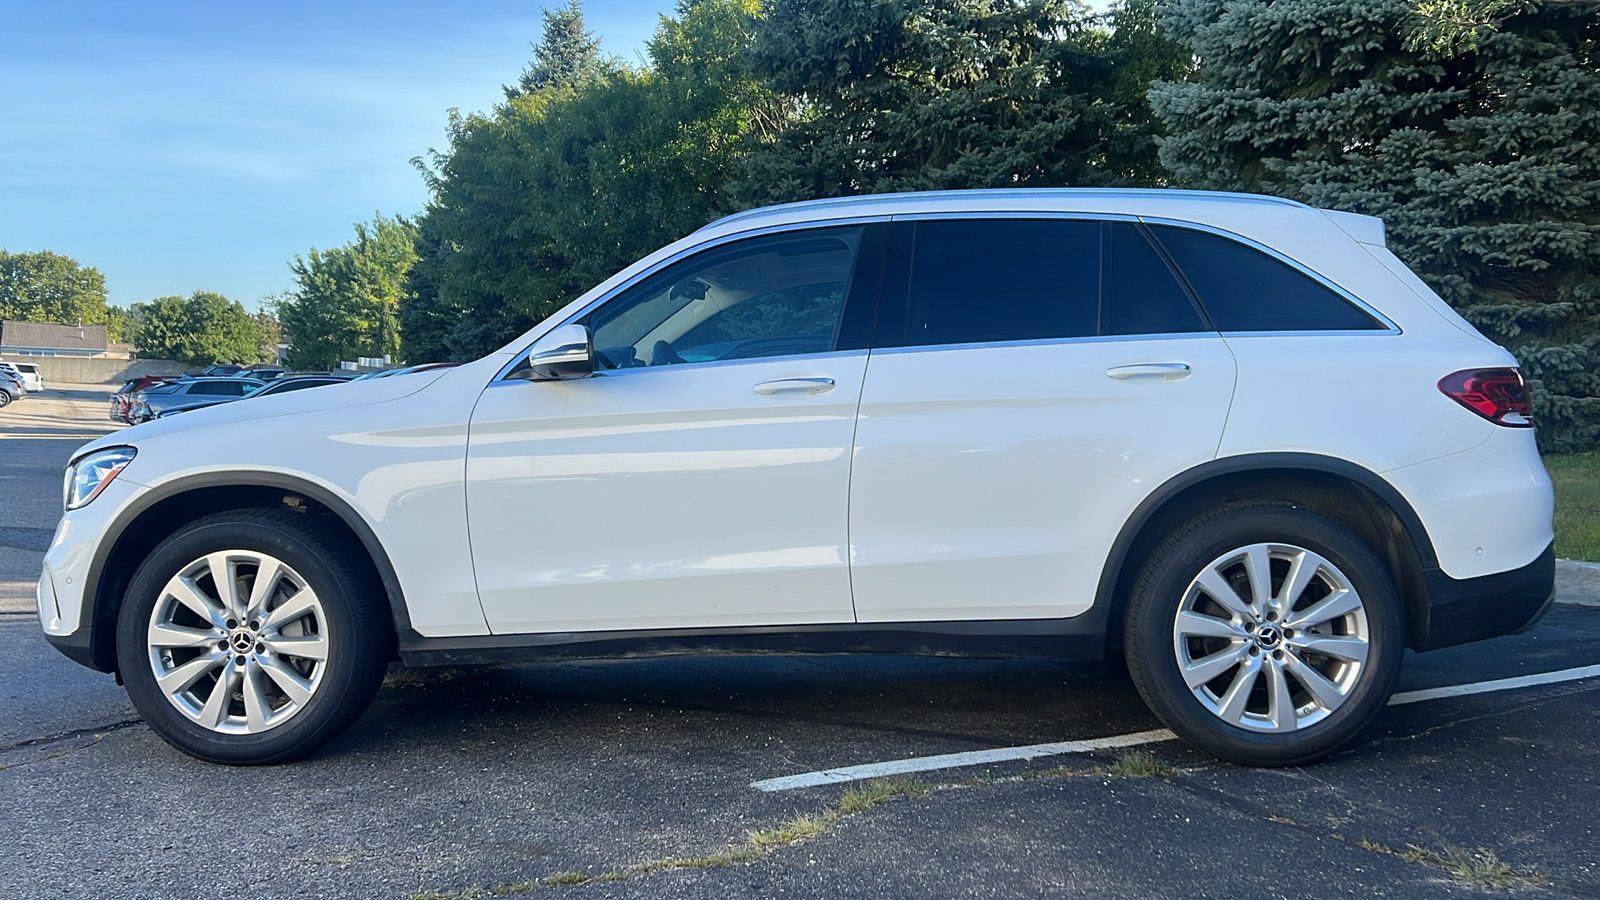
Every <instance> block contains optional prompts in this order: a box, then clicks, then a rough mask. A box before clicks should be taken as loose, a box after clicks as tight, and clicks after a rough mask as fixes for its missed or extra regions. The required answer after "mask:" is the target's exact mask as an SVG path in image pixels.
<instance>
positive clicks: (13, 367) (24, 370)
mask: <svg viewBox="0 0 1600 900" xmlns="http://www.w3.org/2000/svg"><path fill="white" fill-rule="evenodd" d="M0 370H10V371H11V372H12V373H14V374H15V375H16V376H17V377H18V378H19V379H21V381H22V389H23V390H25V391H27V392H28V393H30V394H37V393H39V392H40V391H42V390H44V376H43V375H41V374H40V373H39V366H38V364H37V363H25V362H0Z"/></svg>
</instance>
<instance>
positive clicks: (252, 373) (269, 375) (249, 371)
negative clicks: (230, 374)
mask: <svg viewBox="0 0 1600 900" xmlns="http://www.w3.org/2000/svg"><path fill="white" fill-rule="evenodd" d="M234 374H235V375H237V376H240V377H243V378H254V379H256V380H257V381H271V380H273V379H274V378H282V377H283V376H285V375H288V374H289V370H288V368H287V367H285V366H267V365H254V366H247V367H245V368H244V369H241V370H240V371H238V372H236V373H234Z"/></svg>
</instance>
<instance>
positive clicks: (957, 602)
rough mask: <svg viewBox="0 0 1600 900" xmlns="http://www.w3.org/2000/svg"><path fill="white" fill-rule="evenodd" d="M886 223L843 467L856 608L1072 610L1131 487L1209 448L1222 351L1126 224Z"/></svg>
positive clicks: (1139, 491)
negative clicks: (849, 467)
mask: <svg viewBox="0 0 1600 900" xmlns="http://www.w3.org/2000/svg"><path fill="white" fill-rule="evenodd" d="M894 229H895V230H894V235H893V237H892V240H891V253H890V262H889V267H888V269H887V272H886V275H885V282H884V289H883V301H882V309H881V311H880V314H879V318H878V324H877V330H876V333H875V337H874V341H873V345H874V346H873V351H872V357H871V361H870V363H869V365H868V370H867V377H866V385H865V388H864V391H863V394H862V400H861V414H860V418H859V422H858V425H857V429H856V441H855V465H854V471H853V473H852V476H851V494H850V542H851V578H852V583H853V586H854V594H855V603H856V613H857V617H858V618H859V620H860V621H862V622H920V621H941V620H976V619H1023V618H1056V617H1065V616H1074V615H1077V614H1079V613H1082V612H1084V611H1086V610H1087V609H1088V608H1089V606H1090V605H1091V604H1092V603H1093V601H1094V597H1095V588H1096V585H1097V583H1098V580H1099V578H1100V573H1101V569H1102V566H1103V563H1104V561H1105V558H1106V555H1107V553H1108V551H1109V549H1110V547H1111V544H1112V541H1113V540H1114V539H1115V537H1116V535H1117V532H1118V531H1119V530H1120V529H1121V527H1122V525H1123V523H1124V522H1126V521H1127V520H1128V517H1129V516H1130V514H1131V513H1132V512H1133V510H1134V508H1135V507H1136V506H1137V505H1138V504H1139V502H1140V501H1141V500H1143V499H1144V497H1145V496H1146V495H1148V493H1149V492H1150V491H1152V490H1153V489H1154V488H1155V487H1157V486H1159V485H1160V484H1161V483H1163V482H1164V481H1166V480H1167V479H1168V478H1170V477H1171V476H1173V475H1175V474H1177V473H1178V472H1181V471H1183V470H1185V469H1187V468H1189V467H1191V466H1194V465H1197V464H1199V463H1202V462H1205V461H1206V460H1209V459H1211V458H1213V457H1214V456H1215V454H1216V451H1217V444H1218V441H1219V439H1220V437H1221V434H1222V428H1223V424H1224V421H1225V419H1226V416H1227V412H1228V404H1229V400H1230V398H1231V396H1232V393H1233V387H1234V360H1233V357H1232V355H1231V354H1230V353H1229V350H1228V347H1227V346H1226V345H1225V344H1224V342H1223V340H1222V338H1221V337H1220V336H1219V335H1218V334H1217V333H1216V332H1215V331H1213V330H1211V328H1210V326H1209V324H1208V323H1207V321H1206V320H1205V319H1204V317H1203V315H1204V314H1203V313H1202V312H1201V311H1200V310H1199V307H1198V305H1197V304H1196V303H1195V302H1194V300H1193V297H1192V296H1191V295H1190V294H1189V292H1188V291H1187V290H1186V289H1185V287H1184V286H1182V285H1181V283H1180V282H1179V281H1178V280H1177V278H1176V277H1175V276H1174V275H1173V274H1172V272H1171V271H1170V269H1169V267H1168V264H1167V262H1166V260H1165V258H1164V257H1163V256H1162V255H1161V253H1160V251H1159V250H1158V249H1157V248H1156V246H1155V245H1154V244H1152V243H1151V242H1150V241H1149V239H1148V235H1147V233H1146V231H1145V229H1144V226H1142V225H1139V224H1138V223H1136V222H1133V221H1114V222H1102V221H1091V220H1079V219H1037V218H962V219H946V220H937V219H928V220H921V221H899V220H897V221H896V223H895V226H894Z"/></svg>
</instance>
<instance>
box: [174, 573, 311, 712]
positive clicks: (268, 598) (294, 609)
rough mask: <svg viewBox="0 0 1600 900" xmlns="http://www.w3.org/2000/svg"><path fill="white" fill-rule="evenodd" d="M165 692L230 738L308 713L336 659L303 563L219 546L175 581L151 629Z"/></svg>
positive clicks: (178, 575)
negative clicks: (298, 565)
mask: <svg viewBox="0 0 1600 900" xmlns="http://www.w3.org/2000/svg"><path fill="white" fill-rule="evenodd" d="M146 645H147V647H148V649H149V659H150V668H151V670H152V671H153V672H154V673H155V677H156V685H157V686H158V688H159V689H160V691H161V693H162V694H163V695H164V696H165V697H166V698H167V699H168V700H170V701H171V702H172V705H173V706H175V707H177V708H178V710H179V711H180V712H182V713H183V714H184V715H185V716H187V717H188V718H189V720H190V721H192V722H194V723H195V724H197V725H200V726H202V727H204V728H207V729H209V730H211V731H215V732H218V733H220V734H257V733H259V732H263V731H266V730H268V729H271V728H276V727H277V726H279V725H282V724H283V723H284V722H287V721H289V720H290V719H291V718H293V717H294V716H295V714H297V713H299V712H300V711H301V710H303V709H305V707H306V704H307V703H309V702H310V701H311V698H312V697H313V696H314V695H315V694H316V692H317V687H318V686H319V685H320V684H321V683H322V676H323V672H324V671H325V670H326V669H327V665H328V618H327V615H326V614H325V613H324V611H323V608H322V601H321V600H319V599H318V598H317V594H316V591H314V590H312V589H311V586H310V585H309V584H307V583H306V580H305V579H304V578H303V577H301V576H300V574H299V573H297V572H295V570H294V569H292V568H290V567H289V566H288V565H286V564H285V563H283V562H282V561H281V560H278V559H276V558H274V557H272V556H269V555H267V554H265V553H260V552H257V551H255V550H219V551H217V552H215V553H208V554H206V555H205V556H203V557H201V558H199V559H197V560H194V561H193V562H191V563H189V564H188V565H187V566H184V567H183V568H182V569H180V570H179V571H178V573H177V574H176V575H174V576H172V578H171V579H169V580H168V581H167V584H166V587H164V588H162V589H161V595H160V596H159V597H157V598H156V603H155V607H154V608H153V609H152V610H151V612H150V623H149V627H148V630H147V632H146Z"/></svg>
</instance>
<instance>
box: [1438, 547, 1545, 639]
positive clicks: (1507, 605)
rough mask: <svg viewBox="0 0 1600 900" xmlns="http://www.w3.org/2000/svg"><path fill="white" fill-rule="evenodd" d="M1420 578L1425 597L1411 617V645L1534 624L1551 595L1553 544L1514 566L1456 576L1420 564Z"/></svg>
mask: <svg viewBox="0 0 1600 900" xmlns="http://www.w3.org/2000/svg"><path fill="white" fill-rule="evenodd" d="M1422 578H1423V582H1424V584H1425V585H1426V586H1427V590H1428V603H1427V606H1426V608H1425V610H1424V612H1423V618H1424V621H1422V622H1420V623H1413V625H1414V626H1420V627H1414V629H1413V631H1412V633H1413V634H1414V635H1420V636H1421V639H1420V641H1419V642H1418V644H1417V646H1416V647H1415V649H1416V650H1438V649H1439V648H1441V647H1453V646H1455V645H1456V644H1465V643H1468V642H1470V641H1481V640H1484V639H1486V638H1493V637H1500V636H1501V635H1506V634H1517V633H1520V632H1523V631H1527V630H1528V629H1530V628H1532V627H1533V626H1534V625H1537V624H1538V622H1539V620H1540V619H1541V618H1543V617H1544V614H1545V613H1546V612H1548V611H1549V609H1550V604H1551V602H1552V601H1553V600H1554V599H1555V590H1556V545H1555V544H1554V543H1551V544H1550V545H1549V546H1548V547H1546V548H1545V549H1544V552H1543V553H1541V554H1539V558H1538V559H1535V560H1534V561H1533V562H1531V563H1528V564H1527V565H1525V566H1523V567H1522V568H1520V569H1511V570H1510V571H1506V572H1497V573H1495V574H1493V575H1482V576H1479V577H1477V578H1460V579H1457V578H1451V577H1450V576H1449V575H1446V574H1445V573H1444V572H1442V571H1440V570H1439V569H1425V570H1423V573H1422Z"/></svg>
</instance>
